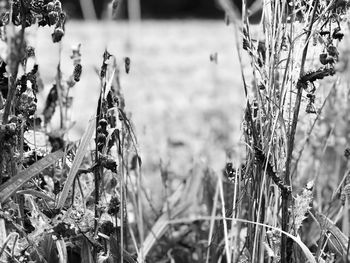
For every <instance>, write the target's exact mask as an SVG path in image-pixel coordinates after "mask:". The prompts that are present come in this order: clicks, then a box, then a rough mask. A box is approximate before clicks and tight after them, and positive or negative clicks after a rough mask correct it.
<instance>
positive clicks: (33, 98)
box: [0, 0, 350, 263]
mask: <svg viewBox="0 0 350 263" xmlns="http://www.w3.org/2000/svg"><path fill="white" fill-rule="evenodd" d="M220 3H221V4H222V6H223V7H224V9H225V11H226V13H227V18H228V20H227V21H228V22H230V21H231V22H233V23H232V24H233V25H234V28H235V33H236V34H237V43H236V44H237V50H238V54H239V58H240V60H241V61H243V59H242V56H243V54H242V52H241V51H242V50H245V52H246V55H247V58H248V61H249V65H248V66H249V73H248V72H246V70H245V68H246V65H243V62H241V63H242V72H241V73H242V74H241V75H242V79H243V85H244V86H243V88H244V92H245V96H246V108H245V112H244V120H243V123H242V130H243V145H244V147H242V151H244V152H245V158H244V159H243V160H235V159H234V157H232V156H231V157H230V158H228V159H230V161H228V162H227V163H226V165H225V167H224V169H223V171H222V174H215V172H213V171H212V170H211V169H210V167H206V166H205V165H204V164H203V163H197V164H196V165H194V167H193V169H192V170H191V171H189V174H188V177H187V179H186V180H184V181H183V182H180V183H179V184H178V185H177V187H178V188H177V189H173V188H172V187H170V185H171V180H172V178H171V177H170V176H169V174H170V172H169V171H168V170H167V167H166V166H165V165H162V164H161V165H160V174H161V177H162V183H163V186H164V188H165V191H164V192H165V195H164V202H163V207H162V208H161V209H160V210H157V209H155V208H154V207H153V205H152V200H151V199H150V198H149V196H148V193H147V190H146V189H144V183H143V176H142V169H141V168H142V160H141V157H140V153H139V151H138V143H137V138H136V136H135V132H134V128H133V125H132V122H131V120H130V116H129V114H128V113H127V112H126V108H125V99H124V97H123V93H122V89H121V85H120V79H119V71H120V66H119V65H118V64H117V59H116V57H114V56H113V55H112V54H110V53H109V52H108V51H107V50H106V51H105V52H104V54H103V56H102V65H101V68H100V69H99V70H98V76H97V77H98V78H99V80H100V95H99V98H98V101H96V103H97V108H96V114H94V116H92V117H91V119H90V121H89V123H88V125H87V128H86V130H85V133H84V134H83V136H82V138H81V140H80V141H78V142H71V141H69V139H68V136H67V131H68V130H69V129H70V127H71V126H72V121H71V120H70V113H69V111H70V107H71V104H72V100H73V98H72V97H71V96H70V91H71V89H73V88H74V86H75V85H77V83H78V82H79V81H80V79H81V78H83V77H84V74H83V68H82V66H81V54H80V45H78V46H77V47H76V48H74V49H73V52H72V56H71V59H72V63H73V68H74V69H73V71H72V72H70V74H69V77H68V78H67V79H66V78H64V74H63V73H66V69H65V68H62V67H61V63H60V62H59V64H58V66H57V74H56V78H55V80H54V83H53V85H52V87H51V89H50V92H49V94H48V97H47V99H46V103H45V108H44V111H43V113H42V114H39V113H38V112H37V94H38V92H40V91H41V90H42V87H41V86H42V85H41V84H40V83H41V81H40V75H39V72H40V67H39V65H36V64H35V61H36V60H35V59H34V58H35V50H34V49H33V48H32V47H31V46H30V45H29V44H28V43H27V40H26V34H25V30H26V28H28V27H30V26H32V25H34V24H35V23H38V24H39V26H52V27H54V29H53V33H52V36H51V38H52V41H53V42H60V41H61V39H62V37H63V35H64V27H65V25H64V23H65V14H64V13H63V12H62V7H61V4H60V2H59V1H58V0H53V1H24V0H16V1H12V2H10V3H9V5H8V6H6V7H5V9H4V10H2V11H1V12H2V13H1V16H0V18H1V24H0V26H1V30H4V32H6V34H5V35H2V37H3V38H4V39H3V41H6V42H7V44H8V50H9V52H8V55H7V57H6V58H3V60H2V61H1V64H0V91H1V92H0V116H1V120H0V144H1V145H2V147H1V148H0V179H1V184H0V204H1V209H2V210H1V215H0V216H1V217H0V245H1V249H0V258H1V260H2V261H5V262H129V263H130V262H213V263H214V262H307V261H309V262H323V261H327V262H347V261H348V260H349V238H348V235H349V222H348V221H349V216H348V198H349V178H348V175H349V171H348V170H347V166H348V160H349V155H350V154H349V150H348V149H347V150H345V148H346V147H345V145H344V147H343V148H342V149H341V151H340V155H339V150H338V148H339V147H342V146H339V144H338V145H337V146H334V145H331V143H330V138H331V136H332V135H333V132H338V130H339V129H336V125H335V123H334V122H333V123H332V122H331V121H325V118H327V116H332V114H333V115H336V114H337V111H339V110H338V109H337V108H335V107H334V105H335V104H336V103H337V102H338V101H339V98H341V97H343V98H344V97H346V98H347V99H348V97H349V96H348V92H345V93H342V92H340V91H338V89H339V88H340V87H341V88H342V89H344V88H343V85H344V84H339V83H341V81H340V79H339V77H338V76H339V75H340V73H341V72H339V71H340V69H339V66H338V65H339V64H340V63H339V62H341V60H342V54H341V53H340V51H338V49H339V48H338V46H339V43H340V41H342V39H343V38H345V36H344V33H345V29H344V27H345V25H344V21H343V20H344V17H345V15H346V12H348V8H349V3H348V2H347V1H343V0H341V1H323V0H322V1H321V0H313V1H309V2H303V1H294V2H291V3H290V4H288V2H278V1H277V2H266V3H264V7H263V16H262V23H261V24H259V25H258V26H257V28H258V30H255V28H254V26H252V25H251V24H250V23H249V17H248V14H247V8H246V4H245V2H244V3H243V12H242V13H243V15H242V19H241V22H239V19H238V18H237V17H238V16H237V15H236V11H235V9H234V8H233V7H232V6H231V5H230V2H228V1H225V0H221V1H220ZM255 31H258V32H255ZM13 32H14V33H13ZM238 33H240V36H238ZM311 45H313V50H315V52H313V51H312V49H311ZM315 53H316V55H315ZM60 59H61V58H60ZM214 60H215V59H214ZM123 63H124V65H123V66H122V68H123V69H124V70H125V71H126V73H129V72H130V73H131V72H132V71H131V70H130V67H131V66H132V64H131V61H130V58H128V57H126V58H124V61H123ZM344 67H345V68H346V65H345V66H344ZM329 83H331V85H329ZM326 85H329V86H330V87H331V88H325V87H324V86H326ZM322 89H323V90H324V92H325V93H326V96H324V97H322V94H321V91H322ZM344 94H346V96H344ZM327 100H328V101H327ZM329 102H332V103H329ZM347 105H348V100H344V101H343V104H341V103H339V107H343V108H346V107H348V106H347ZM56 111H57V112H58V115H59V122H60V123H59V128H55V127H57V126H55V125H54V123H53V122H54V118H53V116H54V114H55V112H56ZM324 114H325V115H324ZM324 116H326V117H324ZM42 120H43V121H42ZM305 120H306V121H309V122H310V123H311V124H310V125H305V124H304V123H305V122H306V121H305ZM322 122H323V123H322ZM324 123H325V124H327V125H329V124H330V123H332V125H333V126H331V128H329V127H328V130H327V133H326V136H325V135H322V134H321V133H320V132H318V130H319V129H320V127H321V126H322V124H324ZM347 124H348V123H347V122H346V124H345V125H347ZM345 130H346V131H344V130H342V132H343V133H346V132H347V129H345ZM339 133H341V131H339ZM339 133H338V134H339ZM30 134H33V136H32V137H31V136H30ZM39 135H41V137H42V138H44V139H43V140H41V141H38V140H37V137H39ZM343 136H345V135H343ZM347 137H348V136H347ZM347 137H346V140H345V141H346V143H348V141H349V138H347ZM315 138H316V139H317V140H318V141H322V143H320V144H319V145H317V146H315ZM299 141H301V142H302V143H298V142H299ZM343 141H344V140H343ZM344 150H345V156H343V153H344ZM329 152H331V153H337V154H338V155H337V156H336V158H337V160H338V161H337V165H338V166H337V167H336V169H335V168H332V169H330V171H331V172H332V171H333V170H334V171H336V172H334V174H332V175H331V176H332V178H334V179H337V180H338V182H336V183H333V184H331V183H329V182H323V181H322V178H324V173H322V171H321V169H319V168H318V167H317V165H320V163H322V162H324V160H325V159H326V156H330V155H331V154H330V153H329ZM311 157H312V160H310V159H311ZM305 161H307V162H309V164H308V165H307V164H305ZM329 165H330V166H332V167H333V165H336V164H335V163H330V164H329ZM315 167H316V169H314V168H315ZM306 172H308V173H309V174H306ZM302 180H304V181H305V183H306V182H312V183H308V184H307V185H306V186H302V185H301V184H300V183H298V182H301V181H302ZM334 181H336V180H334ZM321 186H322V187H323V186H326V187H329V188H330V190H329V191H328V192H327V193H323V192H322V191H323V189H321ZM326 196H328V197H329V198H328V199H329V200H327V198H326ZM146 204H147V205H148V207H150V210H151V212H150V213H152V215H149V214H148V213H149V211H148V210H147V211H146Z"/></svg>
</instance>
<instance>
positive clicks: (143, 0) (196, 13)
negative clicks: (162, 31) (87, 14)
mask: <svg viewBox="0 0 350 263" xmlns="http://www.w3.org/2000/svg"><path fill="white" fill-rule="evenodd" d="M61 1H62V2H63V4H64V7H65V9H66V11H67V13H68V14H69V16H70V17H73V18H83V13H82V8H81V6H80V1H79V0H61ZM83 1H93V2H94V6H95V11H96V15H97V17H98V18H101V17H103V14H104V12H105V10H106V7H107V5H108V3H109V2H111V1H109V0H83ZM233 1H234V2H235V5H236V6H237V7H238V8H239V9H240V8H241V5H242V4H241V0H233ZM252 2H253V0H248V4H249V3H252ZM127 3H128V1H127V0H119V5H118V9H119V11H118V14H119V15H118V18H120V19H126V18H128V11H127V10H128V9H127V8H128V6H127V5H128V4H127ZM140 4H141V17H142V18H152V19H167V18H170V19H171V18H214V19H215V18H223V15H224V14H223V12H222V10H221V8H220V7H219V6H218V4H217V2H216V0H140Z"/></svg>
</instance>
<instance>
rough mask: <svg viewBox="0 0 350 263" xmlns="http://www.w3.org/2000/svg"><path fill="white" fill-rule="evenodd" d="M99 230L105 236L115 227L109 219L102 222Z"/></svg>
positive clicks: (111, 232) (112, 231)
mask: <svg viewBox="0 0 350 263" xmlns="http://www.w3.org/2000/svg"><path fill="white" fill-rule="evenodd" d="M100 231H101V233H102V234H105V235H106V236H110V235H112V234H113V233H114V232H115V227H114V225H113V223H112V222H111V221H105V222H103V223H102V225H101V228H100Z"/></svg>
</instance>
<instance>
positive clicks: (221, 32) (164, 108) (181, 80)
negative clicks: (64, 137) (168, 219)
mask: <svg viewBox="0 0 350 263" xmlns="http://www.w3.org/2000/svg"><path fill="white" fill-rule="evenodd" d="M33 33H34V35H36V36H37V38H33V39H35V40H34V41H35V42H33V43H32V44H33V45H34V46H36V52H37V57H38V59H39V65H41V74H42V76H44V79H43V80H44V83H45V85H47V86H46V88H45V92H44V93H45V94H47V92H48V90H49V89H50V85H51V83H53V81H54V78H55V74H56V67H57V63H58V52H59V51H58V50H59V48H58V45H54V44H52V43H51V40H50V37H48V36H50V34H51V31H50V29H43V28H40V29H38V30H37V31H35V32H33ZM233 35H234V34H233V29H232V28H230V27H227V26H226V25H225V24H224V22H223V21H203V20H201V21H196V20H184V21H183V20H178V21H156V22H155V21H145V22H142V24H128V23H127V22H101V23H96V22H91V23H88V22H76V21H70V22H68V24H67V26H66V37H65V38H64V40H63V52H62V69H63V71H64V73H66V74H67V75H68V74H70V73H71V72H72V65H71V61H70V59H69V56H70V53H71V47H72V46H73V45H77V44H78V43H81V44H82V49H81V51H82V65H83V74H82V78H81V82H79V83H78V84H77V86H76V87H75V88H74V91H73V92H72V94H73V96H74V106H73V110H72V119H73V120H76V121H77V123H76V125H75V127H74V128H73V131H72V133H71V136H70V137H71V139H73V140H75V139H78V138H79V136H80V135H81V134H82V133H83V131H84V128H85V126H86V125H87V122H88V119H89V118H90V117H91V116H92V115H93V114H94V113H95V110H96V104H97V100H98V94H99V80H98V76H97V74H96V73H95V68H98V67H100V65H101V62H102V54H103V51H104V49H105V48H106V47H107V48H108V50H109V51H110V53H112V54H115V55H116V56H117V59H118V61H119V64H120V65H121V69H124V67H123V66H124V65H123V64H122V63H123V58H124V57H125V56H128V57H130V58H131V71H130V74H129V75H127V74H126V73H125V72H124V70H122V73H121V83H122V86H123V89H124V93H125V99H126V105H127V110H128V111H130V112H131V113H132V120H133V122H134V124H135V130H136V133H137V137H138V140H139V146H140V150H141V157H142V159H143V164H144V174H145V178H150V180H148V179H146V180H145V181H148V182H149V186H151V190H154V191H157V190H156V189H159V187H160V186H161V184H160V183H159V182H160V176H159V174H160V173H159V169H158V167H159V162H160V159H162V162H163V163H165V164H166V163H169V170H170V172H171V173H173V174H174V176H179V177H180V178H183V177H184V176H186V175H187V174H188V172H189V171H190V169H191V168H192V167H193V165H194V163H198V162H202V163H204V164H205V165H209V166H211V167H213V168H214V169H215V170H217V171H219V170H220V169H221V168H223V167H224V164H225V161H226V152H228V151H229V152H231V151H232V150H233V149H235V147H234V146H235V145H236V143H237V141H238V140H239V134H240V122H241V119H242V106H243V104H244V98H243V94H242V86H241V78H240V66H239V62H238V57H237V54H236V50H235V45H236V44H235V39H234V37H233ZM214 52H217V53H218V64H215V63H213V62H210V60H209V56H210V54H211V53H214ZM45 96H46V95H45ZM43 99H44V96H43ZM43 99H42V101H43ZM234 154H237V152H235V150H234Z"/></svg>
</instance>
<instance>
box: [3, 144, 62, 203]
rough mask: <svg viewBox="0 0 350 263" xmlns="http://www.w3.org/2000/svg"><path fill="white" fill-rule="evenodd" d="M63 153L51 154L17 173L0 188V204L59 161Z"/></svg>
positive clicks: (60, 151)
mask: <svg viewBox="0 0 350 263" xmlns="http://www.w3.org/2000/svg"><path fill="white" fill-rule="evenodd" d="M63 156H64V152H63V151H62V150H59V151H56V152H54V153H51V154H49V155H47V156H45V157H44V158H42V159H41V160H39V161H37V162H36V163H35V164H33V165H31V166H29V167H28V168H27V169H25V170H24V171H21V172H19V173H18V174H17V175H16V176H14V177H12V178H11V179H10V180H8V181H7V182H6V183H4V184H3V185H1V187H0V203H4V202H5V201H6V200H7V199H8V198H9V197H10V196H12V195H13V194H15V193H16V191H17V190H18V189H19V188H21V186H23V185H24V184H25V183H26V182H28V181H29V180H30V179H32V178H33V177H34V176H36V175H38V174H39V173H40V172H42V171H43V170H44V169H46V168H47V167H49V166H51V165H53V164H54V163H55V162H57V161H58V160H59V159H61V158H63Z"/></svg>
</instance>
